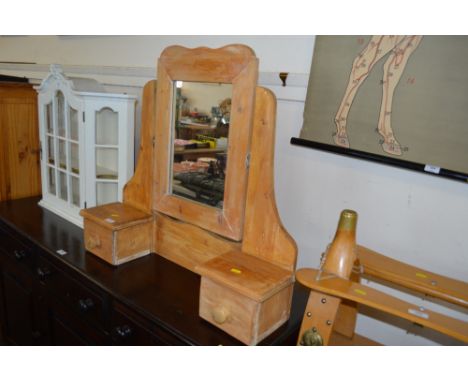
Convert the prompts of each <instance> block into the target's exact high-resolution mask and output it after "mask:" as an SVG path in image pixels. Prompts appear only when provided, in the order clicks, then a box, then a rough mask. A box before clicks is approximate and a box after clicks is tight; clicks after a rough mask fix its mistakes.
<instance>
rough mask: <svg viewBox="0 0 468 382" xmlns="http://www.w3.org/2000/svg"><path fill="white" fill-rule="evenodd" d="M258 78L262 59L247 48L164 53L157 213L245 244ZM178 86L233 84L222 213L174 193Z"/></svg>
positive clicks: (158, 130) (178, 48) (156, 168)
mask: <svg viewBox="0 0 468 382" xmlns="http://www.w3.org/2000/svg"><path fill="white" fill-rule="evenodd" d="M257 77H258V60H257V58H256V57H255V53H254V51H253V50H252V49H250V48H249V47H247V46H244V45H227V46H225V47H222V48H219V49H210V48H205V47H202V48H195V49H188V48H184V47H181V46H171V47H168V48H166V49H165V50H164V51H163V52H162V54H161V57H160V58H159V60H158V76H157V80H158V87H157V97H156V111H157V112H156V147H155V151H156V154H155V163H154V176H153V179H154V190H155V193H154V204H153V205H154V206H155V210H156V211H157V212H161V213H163V214H167V215H169V216H172V217H174V218H176V219H179V220H182V221H184V222H187V223H191V224H194V225H197V226H199V227H201V228H204V229H206V230H208V231H211V232H214V233H216V234H219V235H221V236H224V237H227V238H229V239H232V240H236V241H240V240H241V239H242V232H243V224H244V214H245V201H246V191H247V178H248V164H249V152H250V140H251V132H252V122H253V111H254V105H255V88H256V84H257ZM174 81H189V82H211V83H230V84H232V106H231V116H230V126H229V136H228V149H227V158H228V159H227V167H226V179H225V187H224V202H223V208H222V209H219V208H215V207H211V206H207V205H203V204H201V203H197V202H194V201H191V200H188V199H184V198H182V197H179V196H175V195H172V194H170V193H169V190H170V179H171V177H172V171H171V170H172V166H171V161H172V159H173V158H172V157H171V156H172V148H171V145H172V144H173V143H172V140H171V138H172V129H173V120H172V117H173V115H172V113H173V99H174V96H173V92H174Z"/></svg>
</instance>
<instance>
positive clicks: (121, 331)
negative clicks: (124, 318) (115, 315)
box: [114, 325, 133, 339]
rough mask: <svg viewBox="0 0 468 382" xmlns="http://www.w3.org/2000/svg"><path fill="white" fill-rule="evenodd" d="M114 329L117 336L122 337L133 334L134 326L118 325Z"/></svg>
mask: <svg viewBox="0 0 468 382" xmlns="http://www.w3.org/2000/svg"><path fill="white" fill-rule="evenodd" d="M114 330H115V333H116V334H117V336H118V337H119V338H121V339H125V338H128V337H130V336H131V335H132V334H133V330H132V328H131V327H130V326H128V325H122V326H117V327H116V328H115V329H114Z"/></svg>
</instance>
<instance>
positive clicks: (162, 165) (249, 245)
mask: <svg viewBox="0 0 468 382" xmlns="http://www.w3.org/2000/svg"><path fill="white" fill-rule="evenodd" d="M257 66H258V63H257V59H256V57H255V55H254V53H253V51H252V50H251V49H250V48H248V47H245V46H241V45H230V46H226V47H224V48H220V49H208V48H197V49H186V48H182V47H170V48H168V49H166V50H165V51H164V52H163V53H162V56H161V58H160V60H159V64H158V86H157V87H156V81H150V82H149V83H148V84H147V85H146V86H145V88H144V92H143V110H142V129H141V147H140V154H139V160H138V165H137V168H136V171H135V174H134V176H133V178H132V179H131V180H130V181H129V182H128V183H127V185H126V187H125V189H124V202H123V205H124V206H125V207H131V208H133V209H137V210H139V211H140V212H141V213H143V214H148V215H150V216H151V217H152V219H153V224H152V232H151V235H149V238H150V239H151V240H149V242H150V244H151V252H155V253H157V254H159V255H160V256H163V257H165V258H167V259H169V260H171V261H173V262H175V263H177V264H179V265H182V266H183V267H185V268H187V269H189V270H191V271H193V272H196V273H199V274H200V275H201V276H202V281H201V290H200V315H201V317H203V318H204V319H206V320H207V321H209V322H211V323H212V324H214V325H216V326H218V327H220V328H221V329H223V330H225V331H226V332H227V333H229V334H231V335H232V336H233V337H235V338H237V339H239V340H240V341H242V342H244V343H246V344H251V345H254V344H257V343H258V342H259V341H260V340H261V339H263V338H265V336H267V335H268V334H269V333H271V332H272V331H274V330H275V329H276V328H278V327H279V326H280V325H281V324H282V323H284V322H285V321H286V320H288V318H289V312H290V306H291V296H292V285H293V282H294V270H295V266H296V257H297V248H296V244H295V242H294V240H293V239H292V238H291V237H290V236H289V234H288V233H287V232H286V230H285V229H284V228H283V226H282V224H281V221H280V218H279V215H278V212H277V209H276V203H275V197H274V179H273V163H274V147H275V144H274V141H275V139H274V138H275V118H276V100H275V97H274V95H273V93H272V92H271V91H269V90H267V89H264V88H260V87H256V79H257V70H258V69H257ZM175 80H183V81H194V82H223V83H226V82H228V83H232V84H233V97H232V109H231V110H232V113H231V121H232V124H231V126H230V131H229V148H228V162H227V163H228V168H227V171H226V174H227V175H226V183H225V194H224V207H223V208H222V209H216V208H213V207H208V206H201V205H199V204H197V203H194V202H191V201H188V200H185V199H183V198H180V197H175V196H174V195H172V194H171V192H170V189H169V185H168V179H169V169H170V166H171V162H170V161H171V160H172V158H171V156H170V155H171V150H170V149H169V148H170V147H171V145H172V142H171V141H170V139H171V134H170V129H171V126H170V121H171V118H170V113H171V110H172V107H171V102H172V100H173V94H172V90H171V89H173V82H174V81H175ZM156 94H157V97H156ZM156 110H157V113H156ZM155 142H156V144H155ZM101 208H103V207H101ZM97 215H99V216H103V215H102V214H97V213H96V211H94V213H87V212H83V216H86V217H87V219H86V220H85V237H86V235H87V233H86V231H87V230H89V229H92V225H89V222H91V221H92V222H94V223H97V220H99V219H102V218H100V217H97ZM91 216H94V220H93V219H92V218H91ZM145 216H147V215H145ZM145 219H146V218H144V219H143V220H144V222H143V221H140V222H141V224H143V225H144V226H145V227H147V226H149V225H150V218H148V220H145ZM87 222H88V223H87ZM101 225H103V224H102V220H101ZM90 227H91V228H90ZM145 229H146V228H145ZM117 245H118V243H117ZM87 248H88V247H87ZM88 249H89V248H88ZM89 250H90V251H92V252H93V253H96V250H95V249H89ZM115 251H116V252H117V253H118V252H119V250H118V249H116V250H115ZM131 256H132V255H128V257H127V259H130V258H131ZM102 257H103V258H105V256H102ZM105 259H106V258H105ZM107 261H109V260H108V259H107Z"/></svg>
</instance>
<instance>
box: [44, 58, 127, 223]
mask: <svg viewBox="0 0 468 382" xmlns="http://www.w3.org/2000/svg"><path fill="white" fill-rule="evenodd" d="M36 90H37V92H38V94H39V103H38V105H39V128H40V137H41V148H42V156H41V173H42V199H41V201H40V202H39V204H40V205H41V206H43V207H45V208H47V209H49V210H51V211H53V212H55V213H56V214H58V215H60V216H62V217H63V218H65V219H67V220H69V221H71V222H73V223H75V224H77V225H79V226H80V227H82V226H83V220H82V217H81V216H80V215H79V211H80V209H82V208H89V207H94V206H97V205H101V204H107V203H112V202H116V201H122V191H123V187H124V185H125V183H127V181H128V180H129V179H130V177H131V176H132V175H133V171H134V125H135V102H136V97H134V96H129V95H126V94H114V93H107V92H106V91H105V89H104V88H103V86H102V85H101V84H99V83H98V82H97V81H95V80H92V79H87V78H67V77H66V76H65V75H64V73H63V71H62V68H61V67H60V66H59V65H51V67H50V73H49V74H48V76H47V77H46V78H45V79H44V81H43V82H42V83H41V85H40V86H39V87H37V88H36Z"/></svg>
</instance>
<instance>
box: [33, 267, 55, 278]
mask: <svg viewBox="0 0 468 382" xmlns="http://www.w3.org/2000/svg"><path fill="white" fill-rule="evenodd" d="M36 272H37V276H38V277H39V280H40V281H46V280H47V279H48V278H49V276H50V275H51V274H52V272H51V271H50V269H49V268H47V267H42V268H41V267H39V268H37V270H36Z"/></svg>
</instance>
